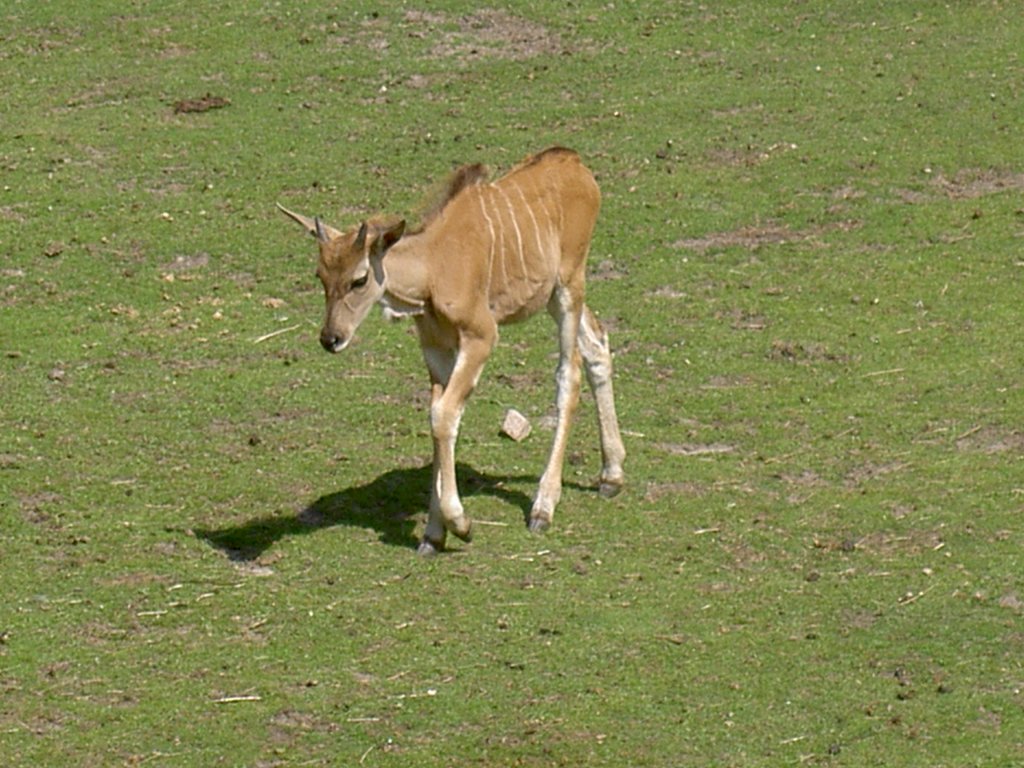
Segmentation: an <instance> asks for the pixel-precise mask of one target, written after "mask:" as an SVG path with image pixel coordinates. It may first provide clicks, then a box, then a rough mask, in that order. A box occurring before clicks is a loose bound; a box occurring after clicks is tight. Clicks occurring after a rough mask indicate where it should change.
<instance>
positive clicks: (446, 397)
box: [419, 338, 492, 554]
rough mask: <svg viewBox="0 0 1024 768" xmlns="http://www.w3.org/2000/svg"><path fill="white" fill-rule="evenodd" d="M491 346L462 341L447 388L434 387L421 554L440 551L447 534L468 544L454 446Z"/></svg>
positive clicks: (469, 527) (478, 341)
mask: <svg viewBox="0 0 1024 768" xmlns="http://www.w3.org/2000/svg"><path fill="white" fill-rule="evenodd" d="M491 346H492V343H491V342H490V341H488V340H484V339H478V338H473V339H470V340H466V339H463V340H462V343H461V344H460V348H459V352H458V354H457V356H456V358H455V365H454V367H453V369H452V371H451V375H450V377H449V379H448V383H447V385H446V386H442V385H440V384H435V385H434V390H433V392H434V396H433V402H432V403H431V406H430V431H431V434H432V437H433V441H434V468H433V481H432V484H431V489H430V517H429V520H428V521H427V528H426V530H425V531H424V535H423V541H422V543H421V544H420V548H419V551H420V554H433V553H434V552H437V551H439V550H441V549H443V548H444V542H445V538H446V534H447V533H448V532H451V533H452V534H454V535H455V536H457V537H458V538H460V539H462V540H463V541H469V540H470V538H471V536H472V524H471V522H470V519H469V517H468V516H467V515H466V513H465V510H464V509H463V507H462V500H461V499H460V498H459V489H458V484H457V481H456V478H455V443H456V442H457V440H458V437H459V425H460V423H461V421H462V413H463V411H464V410H465V407H466V400H467V399H468V398H469V396H470V394H471V393H472V392H473V388H474V387H475V386H476V383H477V381H478V379H479V378H480V373H481V371H482V370H483V367H484V362H486V360H487V356H488V355H489V354H490V351H491Z"/></svg>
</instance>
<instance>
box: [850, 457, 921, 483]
mask: <svg viewBox="0 0 1024 768" xmlns="http://www.w3.org/2000/svg"><path fill="white" fill-rule="evenodd" d="M909 466H910V465H909V464H908V463H906V462H901V461H890V462H887V463H884V464H876V463H874V462H868V463H867V464H862V465H861V466H859V467H854V468H853V469H852V470H850V472H849V473H847V475H846V486H847V487H848V488H856V487H858V486H861V485H863V484H864V483H866V482H869V481H871V480H877V479H878V478H880V477H885V476H886V475H893V474H896V473H897V472H902V471H903V470H904V469H907V468H908V467H909Z"/></svg>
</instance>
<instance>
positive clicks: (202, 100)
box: [174, 93, 231, 115]
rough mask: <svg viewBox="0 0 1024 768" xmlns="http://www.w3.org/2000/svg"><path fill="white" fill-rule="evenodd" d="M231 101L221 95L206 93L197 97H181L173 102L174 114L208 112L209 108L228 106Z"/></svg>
mask: <svg viewBox="0 0 1024 768" xmlns="http://www.w3.org/2000/svg"><path fill="white" fill-rule="evenodd" d="M230 105H231V101H230V100H228V99H225V98H224V97H223V96H214V95H213V94H210V93H208V94H206V95H205V96H200V97H199V98H198V99H181V100H180V101H176V102H174V114H176V115H181V114H193V113H197V112H209V111H210V110H211V109H223V108H224V107H227V106H230Z"/></svg>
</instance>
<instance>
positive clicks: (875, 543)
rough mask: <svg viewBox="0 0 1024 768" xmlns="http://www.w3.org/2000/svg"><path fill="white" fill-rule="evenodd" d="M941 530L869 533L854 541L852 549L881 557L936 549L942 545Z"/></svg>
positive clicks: (901, 555) (920, 552) (913, 553)
mask: <svg viewBox="0 0 1024 768" xmlns="http://www.w3.org/2000/svg"><path fill="white" fill-rule="evenodd" d="M942 543H943V539H942V531H941V530H921V529H918V530H911V531H906V532H904V533H899V534H894V533H885V532H881V531H879V532H875V533H869V534H868V535H867V536H864V537H862V538H860V539H858V540H856V541H855V542H854V549H855V550H859V551H864V552H870V553H872V554H876V555H881V556H883V557H896V556H900V557H904V556H908V555H917V554H922V553H924V552H929V551H933V550H936V549H938V548H940V547H941V546H942Z"/></svg>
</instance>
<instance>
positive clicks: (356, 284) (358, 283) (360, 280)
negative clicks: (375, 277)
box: [352, 273, 370, 288]
mask: <svg viewBox="0 0 1024 768" xmlns="http://www.w3.org/2000/svg"><path fill="white" fill-rule="evenodd" d="M369 279H370V274H369V273H367V274H365V275H363V276H362V277H357V278H356V279H355V280H353V281H352V287H353V288H362V287H363V286H364V285H366V281H367V280H369Z"/></svg>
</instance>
